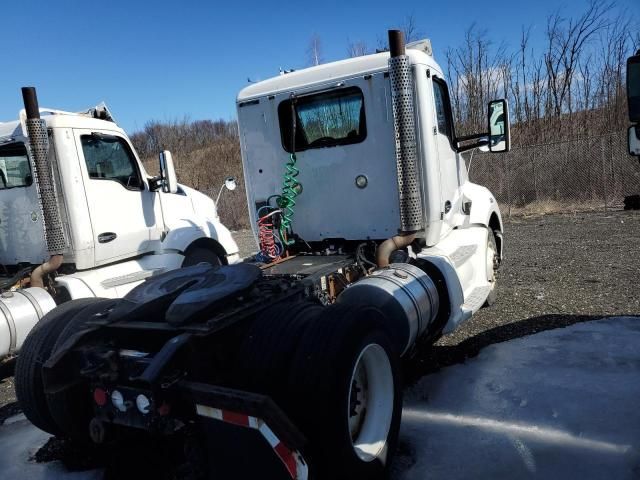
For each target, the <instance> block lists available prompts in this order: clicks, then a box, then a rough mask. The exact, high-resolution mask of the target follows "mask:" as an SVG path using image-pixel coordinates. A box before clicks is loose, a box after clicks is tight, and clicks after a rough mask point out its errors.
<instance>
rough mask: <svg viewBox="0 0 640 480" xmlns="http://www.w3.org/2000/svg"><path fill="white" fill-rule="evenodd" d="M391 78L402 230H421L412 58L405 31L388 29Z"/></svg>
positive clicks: (405, 231)
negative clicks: (410, 57) (406, 50)
mask: <svg viewBox="0 0 640 480" xmlns="http://www.w3.org/2000/svg"><path fill="white" fill-rule="evenodd" d="M389 52H390V57H389V79H390V81H391V101H392V105H393V125H394V130H395V136H396V169H397V173H398V176H397V178H398V192H399V194H400V233H401V235H408V234H411V233H415V232H417V231H418V230H422V228H423V226H424V220H423V215H422V197H421V195H420V186H419V166H418V147H417V139H416V123H415V106H414V98H413V77H412V74H411V62H410V60H409V57H408V55H406V52H405V43H404V34H403V33H402V32H401V31H400V30H389Z"/></svg>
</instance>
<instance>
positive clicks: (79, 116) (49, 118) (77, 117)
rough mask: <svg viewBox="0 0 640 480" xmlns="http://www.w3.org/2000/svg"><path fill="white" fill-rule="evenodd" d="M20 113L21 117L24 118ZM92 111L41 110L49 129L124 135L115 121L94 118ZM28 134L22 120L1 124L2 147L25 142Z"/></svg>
mask: <svg viewBox="0 0 640 480" xmlns="http://www.w3.org/2000/svg"><path fill="white" fill-rule="evenodd" d="M23 112H24V110H23V111H22V112H20V117H22V116H23ZM89 112H91V110H88V111H87V112H81V113H72V112H64V111H61V110H53V109H49V108H41V109H40V113H41V115H42V119H43V120H44V121H45V123H46V125H47V127H48V128H88V129H96V130H112V131H115V132H119V133H122V134H124V131H123V130H122V129H121V128H120V127H118V125H116V124H115V122H113V121H109V120H102V119H98V118H94V117H93V116H92V114H91V113H89ZM25 138H26V134H25V132H24V131H23V128H22V122H21V121H20V120H13V121H10V122H5V123H2V122H0V145H2V144H3V143H8V142H10V141H13V140H24V139H25Z"/></svg>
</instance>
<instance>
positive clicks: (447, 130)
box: [433, 77, 453, 142]
mask: <svg viewBox="0 0 640 480" xmlns="http://www.w3.org/2000/svg"><path fill="white" fill-rule="evenodd" d="M433 97H434V99H435V103H436V116H437V117H438V133H441V134H442V135H446V136H447V137H449V141H451V142H453V135H452V132H453V129H452V128H451V117H450V108H451V107H450V105H449V95H448V92H447V85H446V83H444V82H443V81H442V80H440V79H439V78H436V77H434V78H433Z"/></svg>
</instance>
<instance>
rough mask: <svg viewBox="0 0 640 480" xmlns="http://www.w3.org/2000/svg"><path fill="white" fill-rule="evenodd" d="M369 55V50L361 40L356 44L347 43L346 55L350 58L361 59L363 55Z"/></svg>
mask: <svg viewBox="0 0 640 480" xmlns="http://www.w3.org/2000/svg"><path fill="white" fill-rule="evenodd" d="M368 53H369V49H368V47H367V44H366V43H365V42H363V41H361V40H358V41H356V42H351V41H350V42H349V43H348V46H347V54H348V55H349V56H350V57H362V56H363V55H367V54H368Z"/></svg>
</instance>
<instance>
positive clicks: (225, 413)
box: [222, 410, 249, 427]
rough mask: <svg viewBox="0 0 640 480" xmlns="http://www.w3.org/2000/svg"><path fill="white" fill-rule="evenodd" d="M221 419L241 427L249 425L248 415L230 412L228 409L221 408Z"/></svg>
mask: <svg viewBox="0 0 640 480" xmlns="http://www.w3.org/2000/svg"><path fill="white" fill-rule="evenodd" d="M222 421H223V422H227V423H232V424H234V425H240V426H241V427H248V426H249V416H248V415H243V414H242V413H237V412H230V411H229V410H222Z"/></svg>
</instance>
